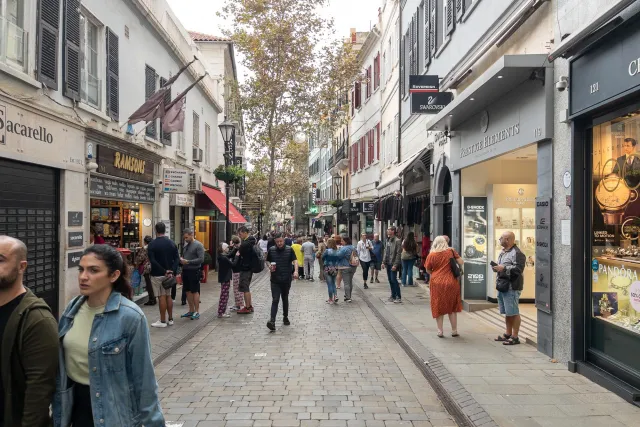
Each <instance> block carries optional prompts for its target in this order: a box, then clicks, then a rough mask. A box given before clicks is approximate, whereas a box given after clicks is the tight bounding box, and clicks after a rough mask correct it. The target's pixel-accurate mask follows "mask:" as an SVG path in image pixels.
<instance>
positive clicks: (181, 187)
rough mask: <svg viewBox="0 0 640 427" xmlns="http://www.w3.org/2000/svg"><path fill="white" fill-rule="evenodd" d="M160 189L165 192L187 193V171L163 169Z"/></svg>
mask: <svg viewBox="0 0 640 427" xmlns="http://www.w3.org/2000/svg"><path fill="white" fill-rule="evenodd" d="M162 191H163V192H165V193H180V194H187V193H189V171H188V170H185V169H169V168H165V169H164V176H163V179H162Z"/></svg>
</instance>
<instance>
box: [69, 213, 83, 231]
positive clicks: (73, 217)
mask: <svg viewBox="0 0 640 427" xmlns="http://www.w3.org/2000/svg"><path fill="white" fill-rule="evenodd" d="M67 226H69V227H82V212H80V211H69V212H67Z"/></svg>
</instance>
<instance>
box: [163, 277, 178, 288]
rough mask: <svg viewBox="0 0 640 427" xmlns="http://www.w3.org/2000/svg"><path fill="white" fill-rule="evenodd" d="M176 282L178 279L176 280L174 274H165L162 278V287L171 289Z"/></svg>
mask: <svg viewBox="0 0 640 427" xmlns="http://www.w3.org/2000/svg"><path fill="white" fill-rule="evenodd" d="M177 283H178V281H177V280H176V276H173V275H172V276H167V277H165V278H164V279H162V287H163V288H164V289H171V288H173V287H174V286H175V285H176V284H177Z"/></svg>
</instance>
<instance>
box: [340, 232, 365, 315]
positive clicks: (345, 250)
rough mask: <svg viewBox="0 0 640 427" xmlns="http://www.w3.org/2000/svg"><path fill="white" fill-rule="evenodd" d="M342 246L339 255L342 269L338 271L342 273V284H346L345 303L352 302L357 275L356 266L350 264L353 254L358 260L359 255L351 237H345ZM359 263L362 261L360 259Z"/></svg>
mask: <svg viewBox="0 0 640 427" xmlns="http://www.w3.org/2000/svg"><path fill="white" fill-rule="evenodd" d="M342 243H344V246H342V247H341V248H340V249H339V250H338V254H339V255H340V258H341V259H340V267H338V269H339V270H340V272H341V273H342V282H343V283H344V301H345V302H351V292H352V291H353V275H354V274H355V273H356V268H357V267H356V266H353V265H351V263H350V262H349V261H350V260H351V256H352V254H354V253H355V254H356V255H355V259H358V254H357V252H356V248H355V247H354V246H353V245H352V244H351V238H350V237H343V238H342ZM358 262H360V260H359V259H358Z"/></svg>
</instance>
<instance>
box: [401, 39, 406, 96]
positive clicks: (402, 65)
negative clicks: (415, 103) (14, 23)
mask: <svg viewBox="0 0 640 427" xmlns="http://www.w3.org/2000/svg"><path fill="white" fill-rule="evenodd" d="M405 55H406V52H405V50H404V37H402V43H400V95H401V97H402V98H404V96H405V94H406V92H405V90H404V56H405Z"/></svg>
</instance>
